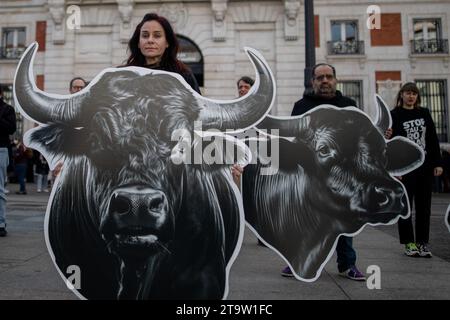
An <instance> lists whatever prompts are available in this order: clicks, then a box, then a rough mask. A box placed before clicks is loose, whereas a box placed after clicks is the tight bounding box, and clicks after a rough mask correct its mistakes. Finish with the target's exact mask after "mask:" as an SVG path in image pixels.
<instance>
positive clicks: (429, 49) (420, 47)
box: [411, 39, 448, 54]
mask: <svg viewBox="0 0 450 320" xmlns="http://www.w3.org/2000/svg"><path fill="white" fill-rule="evenodd" d="M411 53H413V54H422V53H423V54H434V53H448V40H447V39H433V40H411Z"/></svg>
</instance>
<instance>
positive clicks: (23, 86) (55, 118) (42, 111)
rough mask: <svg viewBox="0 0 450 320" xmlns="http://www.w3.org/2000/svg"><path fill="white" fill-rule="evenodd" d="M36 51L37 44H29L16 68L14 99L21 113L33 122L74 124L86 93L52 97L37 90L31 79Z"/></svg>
mask: <svg viewBox="0 0 450 320" xmlns="http://www.w3.org/2000/svg"><path fill="white" fill-rule="evenodd" d="M37 49H38V44H37V42H34V43H33V44H31V45H30V46H29V47H28V48H27V50H26V51H25V53H24V54H23V56H22V58H21V59H20V62H19V66H18V67H17V71H16V75H15V77H14V99H15V101H16V102H17V105H18V106H19V107H20V109H22V111H23V112H24V113H25V114H26V115H27V116H28V117H29V118H31V119H32V120H33V121H36V122H39V123H49V122H72V123H73V122H76V120H77V119H78V118H79V114H80V107H81V102H82V100H83V98H84V97H85V96H86V93H82V94H77V95H76V96H74V97H68V96H62V95H52V96H50V95H49V94H47V93H45V92H44V91H42V90H40V89H38V88H37V86H36V83H35V82H34V78H33V62H34V57H35V55H36V51H37Z"/></svg>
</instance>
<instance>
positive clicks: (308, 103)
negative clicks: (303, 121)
mask: <svg viewBox="0 0 450 320" xmlns="http://www.w3.org/2000/svg"><path fill="white" fill-rule="evenodd" d="M321 104H331V105H334V106H336V107H339V108H344V107H348V106H353V107H356V102H355V100H353V99H350V98H348V97H344V96H343V95H342V93H341V92H340V91H339V90H336V96H334V97H333V98H331V99H325V98H322V97H318V96H316V95H314V93H305V94H304V95H303V99H301V100H299V101H297V102H296V103H295V105H294V109H293V110H292V114H291V115H292V116H298V115H301V114H304V113H305V112H308V111H309V110H311V109H314V108H315V107H317V106H320V105H321Z"/></svg>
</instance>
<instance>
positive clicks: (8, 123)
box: [0, 97, 16, 148]
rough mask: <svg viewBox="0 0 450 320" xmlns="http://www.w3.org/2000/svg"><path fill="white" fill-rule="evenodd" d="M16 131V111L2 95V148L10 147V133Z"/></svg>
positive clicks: (0, 107) (0, 142) (0, 119)
mask: <svg viewBox="0 0 450 320" xmlns="http://www.w3.org/2000/svg"><path fill="white" fill-rule="evenodd" d="M14 132H16V112H15V111H14V108H13V107H11V106H10V105H9V104H7V103H6V102H5V101H3V99H2V98H1V97H0V148H7V147H9V144H10V141H9V135H11V134H13V133H14Z"/></svg>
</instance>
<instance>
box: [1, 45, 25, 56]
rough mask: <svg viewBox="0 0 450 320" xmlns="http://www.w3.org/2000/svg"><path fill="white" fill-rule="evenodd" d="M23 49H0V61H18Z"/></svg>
mask: <svg viewBox="0 0 450 320" xmlns="http://www.w3.org/2000/svg"><path fill="white" fill-rule="evenodd" d="M24 51H25V48H24V47H0V59H20V57H21V56H22V53H24Z"/></svg>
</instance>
